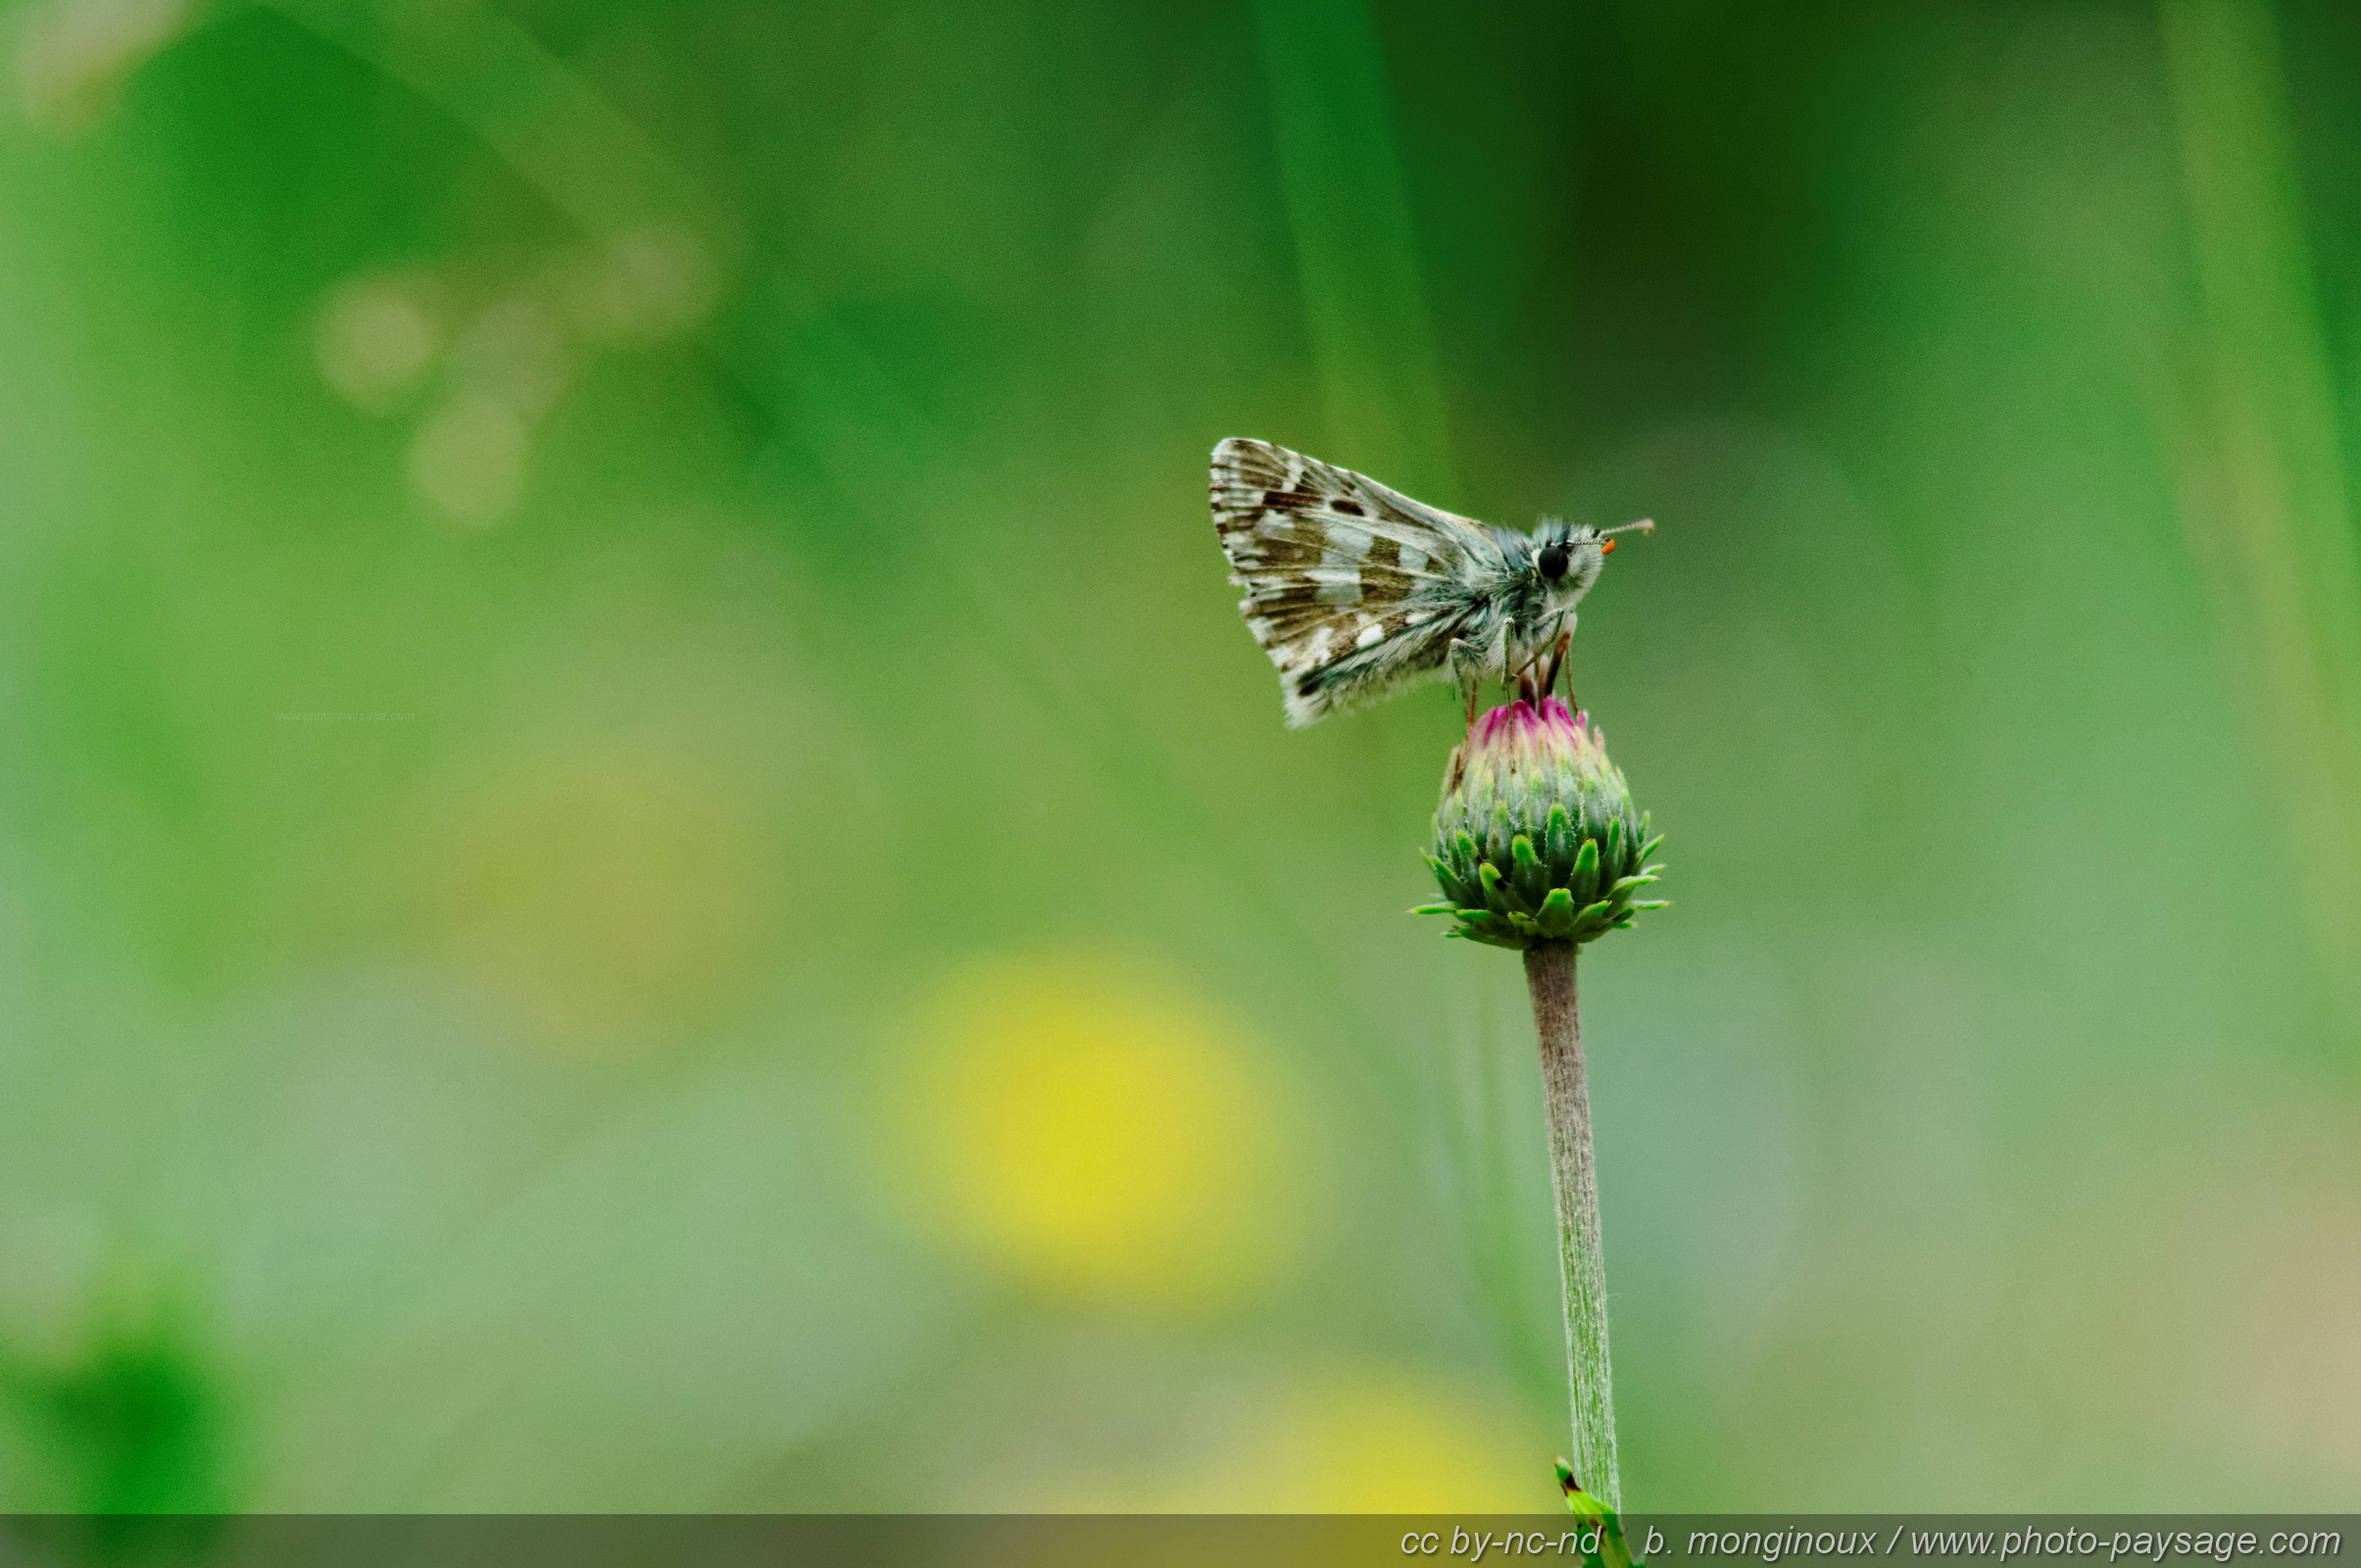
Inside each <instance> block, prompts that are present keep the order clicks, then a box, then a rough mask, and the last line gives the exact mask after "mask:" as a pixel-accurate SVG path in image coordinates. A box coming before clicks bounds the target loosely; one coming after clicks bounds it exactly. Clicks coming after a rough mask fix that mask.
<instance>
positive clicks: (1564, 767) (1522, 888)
mask: <svg viewBox="0 0 2361 1568" xmlns="http://www.w3.org/2000/svg"><path fill="white" fill-rule="evenodd" d="M1661 842H1662V837H1661V835H1659V836H1657V837H1654V838H1651V837H1649V836H1648V818H1647V816H1646V815H1644V814H1643V813H1641V812H1640V811H1639V810H1637V809H1634V807H1633V806H1632V794H1631V789H1630V787H1629V786H1628V785H1626V784H1625V783H1624V782H1623V775H1622V773H1620V772H1619V771H1617V770H1616V767H1615V764H1614V763H1612V762H1610V761H1608V760H1607V755H1606V743H1605V742H1604V741H1603V740H1602V739H1601V738H1600V737H1599V732H1598V731H1597V730H1595V729H1593V728H1592V727H1591V726H1590V723H1589V722H1588V720H1587V719H1586V718H1585V717H1584V716H1583V715H1582V714H1579V713H1575V712H1572V711H1569V710H1568V709H1567V707H1566V705H1565V704H1564V703H1562V702H1560V701H1558V700H1557V699H1556V698H1554V697H1546V698H1544V699H1542V702H1541V706H1540V707H1538V708H1536V707H1535V706H1534V705H1533V704H1531V703H1522V702H1519V703H1510V704H1509V705H1508V706H1507V707H1505V708H1496V709H1494V710H1493V711H1491V712H1489V713H1486V714H1485V715H1484V716H1483V717H1482V718H1479V719H1478V720H1476V724H1475V728H1473V729H1472V730H1470V731H1469V732H1468V736H1467V740H1466V741H1465V743H1464V744H1462V745H1461V746H1459V747H1458V748H1457V749H1456V750H1455V751H1453V752H1452V753H1451V774H1450V776H1449V777H1448V778H1447V779H1446V780H1445V782H1444V786H1443V804H1442V806H1441V807H1440V808H1438V809H1437V810H1436V812H1435V850H1434V853H1433V854H1432V855H1429V856H1428V857H1427V863H1428V864H1430V865H1432V866H1433V867H1434V868H1435V880H1436V881H1437V882H1438V883H1440V884H1442V887H1443V897H1444V900H1445V902H1444V903H1441V904H1429V905H1425V906H1422V907H1419V908H1418V909H1415V910H1413V911H1412V912H1413V913H1416V914H1449V915H1453V916H1456V917H1457V919H1458V921H1459V925H1458V929H1456V930H1454V931H1449V932H1446V933H1445V935H1447V936H1454V937H1465V938H1467V939H1468V940H1469V941H1471V942H1489V943H1491V944H1492V945H1493V946H1495V947H1500V948H1530V947H1532V946H1533V945H1534V944H1536V943H1539V942H1574V943H1582V942H1588V941H1590V940H1591V939H1592V938H1593V937H1596V936H1599V935H1601V934H1602V933H1605V932H1608V931H1612V930H1613V929H1615V928H1616V927H1617V926H1624V925H1629V924H1631V922H1632V915H1633V914H1634V913H1635V912H1637V911H1639V910H1641V909H1660V908H1662V907H1664V906H1663V902H1662V901H1661V900H1649V901H1646V902H1635V900H1634V897H1633V896H1634V895H1635V894H1637V893H1638V892H1639V891H1640V890H1641V889H1642V888H1645V887H1647V886H1648V884H1649V883H1651V882H1653V881H1655V879H1656V872H1658V871H1659V870H1661V869H1663V868H1662V867H1661V866H1654V865H1648V864H1645V863H1643V862H1645V861H1646V860H1647V858H1648V856H1649V854H1651V853H1652V852H1653V851H1654V849H1655V847H1656V846H1657V845H1658V844H1659V843H1661Z"/></svg>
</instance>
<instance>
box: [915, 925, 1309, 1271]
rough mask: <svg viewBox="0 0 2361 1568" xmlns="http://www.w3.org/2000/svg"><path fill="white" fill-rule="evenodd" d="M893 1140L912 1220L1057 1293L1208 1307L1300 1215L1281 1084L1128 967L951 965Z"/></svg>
mask: <svg viewBox="0 0 2361 1568" xmlns="http://www.w3.org/2000/svg"><path fill="white" fill-rule="evenodd" d="M912 1032H913V1035H914V1040H913V1042H912V1044H913V1046H914V1050H913V1051H911V1052H910V1054H908V1055H907V1056H906V1057H905V1059H904V1063H903V1067H902V1070H900V1071H899V1072H898V1073H897V1074H896V1075H895V1078H894V1081H893V1083H892V1085H891V1086H890V1088H891V1096H890V1099H891V1107H892V1108H891V1112H890V1114H891V1116H892V1119H893V1120H894V1121H895V1122H896V1123H897V1124H898V1125H897V1127H896V1136H895V1137H893V1138H892V1139H891V1140H889V1143H888V1145H887V1147H888V1148H889V1149H890V1150H891V1151H892V1155H891V1157H893V1158H894V1159H895V1160H896V1161H897V1176H898V1181H899V1185H900V1186H901V1187H902V1189H903V1191H904V1195H905V1196H906V1197H907V1198H908V1199H909V1200H910V1205H911V1208H912V1210H913V1212H915V1213H917V1214H918V1215H920V1216H921V1217H922V1220H923V1222H924V1223H925V1224H926V1225H927V1226H928V1227H929V1228H931V1229H933V1230H934V1231H936V1232H937V1233H938V1234H939V1235H941V1236H943V1237H944V1238H945V1239H946V1240H947V1241H949V1242H951V1243H953V1244H954V1245H956V1246H959V1247H961V1248H964V1249H966V1250H969V1251H971V1252H973V1253H975V1254H978V1255H980V1256H983V1257H985V1258H988V1259H989V1260H991V1261H993V1262H995V1263H997V1264H999V1265H1001V1266H1002V1267H1004V1268H1006V1269H1008V1270H1009V1271H1010V1272H1012V1273H1014V1274H1016V1275H1018V1276H1019V1277H1021V1278H1022V1279H1024V1280H1025V1281H1026V1282H1028V1283H1029V1284H1031V1285H1033V1286H1035V1287H1037V1288H1039V1289H1042V1290H1045V1291H1048V1292H1051V1293H1053V1294H1058V1295H1070V1296H1079V1297H1089V1298H1102V1299H1131V1300H1138V1301H1157V1302H1165V1303H1178V1304H1203V1303H1207V1302H1213V1301H1219V1300H1224V1299H1232V1298H1234V1297H1236V1296H1238V1295H1240V1294H1242V1293H1244V1292H1246V1291H1249V1290H1251V1289H1253V1288H1254V1286H1255V1285H1257V1284H1258V1283H1260V1282H1261V1281H1262V1280H1264V1279H1265V1278H1267V1277H1268V1276H1269V1274H1270V1273H1271V1271H1272V1269H1273V1267H1274V1265H1275V1264H1276V1262H1277V1260H1278V1258H1279V1256H1280V1254H1281V1251H1282V1250H1283V1248H1284V1247H1285V1246H1286V1245H1287V1244H1288V1243H1290V1242H1292V1241H1293V1240H1294V1238H1295V1236H1296V1235H1297V1233H1298V1231H1299V1229H1300V1222H1301V1219H1302V1217H1303V1197H1304V1195H1303V1190H1302V1185H1301V1184H1302V1182H1303V1169H1302V1166H1303V1163H1304V1162H1303V1158H1302V1143H1301V1135H1302V1131H1303V1129H1302V1128H1301V1127H1300V1126H1299V1125H1298V1118H1297V1117H1296V1116H1295V1115H1294V1113H1293V1110H1292V1107H1291V1105H1290V1103H1289V1102H1288V1099H1287V1095H1286V1092H1285V1088H1284V1085H1283V1084H1282V1083H1281V1081H1280V1080H1279V1078H1278V1076H1277V1075H1276V1073H1275V1072H1274V1071H1273V1070H1272V1068H1271V1067H1270V1066H1269V1064H1268V1063H1267V1062H1266V1061H1265V1060H1264V1059H1263V1058H1262V1057H1260V1056H1259V1055H1257V1054H1255V1053H1254V1051H1253V1050H1252V1049H1250V1048H1249V1046H1248V1045H1247V1044H1246V1043H1245V1042H1244V1041H1243V1040H1242V1038H1241V1037H1240V1034H1239V1032H1238V1030H1237V1028H1236V1027H1235V1025H1234V1024H1233V1023H1232V1022H1231V1021H1230V1020H1229V1019H1227V1018H1225V1017H1223V1016H1222V1015H1220V1014H1219V1013H1218V1012H1217V1011H1215V1010H1214V1009H1213V1008H1211V1007H1209V1006H1207V1005H1205V1004H1204V1003H1203V1002H1201V1001H1200V1000H1198V999H1197V998H1195V997H1193V996H1190V995H1188V994H1187V993H1186V992H1184V991H1183V990H1181V989H1180V988H1179V987H1177V986H1175V985H1173V984H1171V983H1170V982H1168V981H1165V980H1162V979H1160V978H1157V977H1155V976H1152V975H1150V974H1147V973H1145V972H1144V971H1142V970H1141V969H1140V968H1139V967H1137V966H1136V965H1133V964H1130V963H1127V962H1124V961H1122V960H1119V959H1115V958H1112V957H1108V956H1100V955H1088V954H1065V955H1054V956H1022V957H1008V958H1001V959H997V960H993V961H990V962H986V963H981V964H977V965H975V966H972V967H969V968H966V969H962V970H960V971H959V972H958V973H956V974H954V975H952V976H950V977H949V978H947V979H946V980H944V981H943V982H942V983H941V984H940V985H938V986H937V987H936V988H935V989H934V991H933V993H932V995H931V996H930V997H929V998H928V999H927V1000H926V1001H925V1003H924V1004H923V1005H921V1007H920V1008H919V1009H918V1014H917V1017H916V1021H915V1025H914V1029H913V1031H912Z"/></svg>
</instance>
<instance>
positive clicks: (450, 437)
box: [410, 392, 532, 526]
mask: <svg viewBox="0 0 2361 1568" xmlns="http://www.w3.org/2000/svg"><path fill="white" fill-rule="evenodd" d="M531 455H532V431H531V428H530V427H529V426H528V425H527V424H526V423H525V420H524V417H523V416H522V415H520V414H518V413H517V412H516V408H515V407H514V406H513V405H511V404H510V403H509V402H508V401H507V400H506V399H504V398H498V397H494V396H491V395H490V394H488V393H483V392H462V393H459V394H458V395H456V396H454V397H452V398H449V399H447V400H445V402H444V403H443V404H442V405H441V406H440V407H439V408H437V409H436V410H435V411H434V412H433V413H432V414H430V415H428V416H427V417H426V420H425V422H424V423H422V424H420V425H419V426H418V435H417V436H416V437H415V438H414V439H413V440H412V442H411V446H410V483H411V486H412V488H413V489H415V490H417V491H418V494H419V495H420V496H422V497H424V498H425V499H426V501H427V502H428V503H429V504H431V505H432V506H433V507H434V508H435V510H436V511H438V512H440V513H442V514H443V515H445V516H447V517H450V518H451V519H452V520H454V521H456V522H465V523H469V524H473V525H476V526H483V525H487V524H490V523H494V522H498V521H500V520H501V519H502V518H504V517H506V516H507V515H509V514H510V513H511V512H513V511H515V510H516V502H517V500H518V498H519V497H520V496H521V495H522V494H523V491H524V466H525V462H526V460H527V459H528V458H529V457H530V456H531Z"/></svg>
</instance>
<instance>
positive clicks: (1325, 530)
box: [1212, 437, 1500, 728]
mask: <svg viewBox="0 0 2361 1568" xmlns="http://www.w3.org/2000/svg"><path fill="white" fill-rule="evenodd" d="M1212 499H1213V527H1214V530H1215V531H1216V532H1217V533H1218V534H1219V535H1220V538H1221V548H1222V550H1223V552H1224V553H1225V554H1227V555H1228V557H1229V558H1230V567H1231V571H1230V580H1231V581H1232V582H1234V583H1236V584H1238V585H1239V586H1240V587H1241V588H1244V589H1245V590H1246V598H1245V599H1244V600H1243V601H1241V602H1240V604H1239V606H1238V609H1239V613H1241V614H1243V615H1244V616H1245V617H1246V623H1247V626H1248V628H1249V629H1250V630H1251V631H1253V632H1254V640H1255V641H1256V642H1259V643H1260V644H1261V645H1262V649H1263V652H1265V653H1267V654H1269V655H1270V657H1271V662H1273V663H1274V664H1276V665H1278V666H1279V678H1280V685H1281V689H1282V693H1283V695H1284V698H1285V701H1286V705H1287V722H1288V724H1289V726H1290V727H1291V728H1300V727H1302V726H1303V725H1305V724H1308V723H1311V722H1312V721H1313V720H1315V719H1318V718H1321V717H1323V716H1325V715H1326V714H1328V713H1331V712H1334V711H1339V710H1340V709H1344V708H1350V707H1354V706H1357V705H1359V704H1360V703H1363V702H1367V701H1370V700H1372V699H1374V698H1376V697H1379V696H1382V695H1384V694H1385V693H1386V692H1387V691H1390V690H1392V689H1393V688H1395V687H1396V686H1399V685H1401V684H1402V683H1403V682H1404V681H1408V680H1413V679H1416V678H1419V677H1420V676H1423V675H1427V674H1431V673H1433V672H1435V671H1436V670H1439V669H1440V668H1441V667H1442V666H1443V662H1444V660H1445V657H1446V655H1447V653H1448V651H1449V648H1450V644H1451V638H1452V637H1453V636H1454V635H1455V634H1456V632H1457V631H1458V630H1459V629H1460V628H1461V627H1462V625H1463V624H1464V623H1465V621H1466V620H1467V618H1468V613H1469V612H1470V611H1471V609H1472V608H1473V606H1472V604H1471V598H1470V588H1469V582H1470V580H1471V577H1472V576H1474V575H1476V574H1477V573H1476V571H1475V570H1474V569H1472V568H1479V567H1484V566H1489V565H1490V564H1492V558H1493V557H1496V556H1498V555H1499V553H1500V547H1499V546H1498V545H1496V544H1495V543H1494V542H1493V540H1492V538H1491V536H1490V535H1489V534H1488V533H1487V531H1486V530H1485V528H1484V527H1483V525H1482V524H1480V523H1477V522H1473V521H1470V520H1469V519H1468V518H1465V517H1460V516H1454V515H1452V514H1451V513H1448V512H1442V511H1439V510H1437V509H1436V508H1433V507H1430V506H1427V505H1425V504H1424V503H1422V502H1417V501H1412V500H1411V499H1410V498H1409V497H1407V496H1404V495H1402V494H1399V493H1397V492H1395V491H1392V490H1389V489H1387V488H1386V487H1385V486H1384V485H1382V484H1379V483H1378V482H1377V481H1375V480H1374V479H1369V478H1365V477H1363V476H1362V475H1360V474H1357V473H1354V472H1353V471H1352V470H1351V469H1349V468H1339V467H1335V466H1331V465H1329V464H1325V463H1321V462H1319V461H1317V460H1316V459H1312V458H1307V457H1305V456H1303V454H1302V453H1300V452H1290V451H1288V450H1287V449H1286V448H1285V447H1279V446H1273V445H1271V444H1270V443H1269V442H1267V441H1248V440H1242V439H1240V438H1237V437H1232V438H1231V439H1229V440H1227V441H1224V442H1222V443H1221V444H1220V445H1219V446H1217V447H1215V448H1214V449H1213V474H1212Z"/></svg>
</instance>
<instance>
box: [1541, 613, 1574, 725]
mask: <svg viewBox="0 0 2361 1568" xmlns="http://www.w3.org/2000/svg"><path fill="white" fill-rule="evenodd" d="M1573 646H1574V634H1573V633H1572V632H1571V631H1561V632H1559V633H1558V634H1557V647H1556V648H1555V649H1554V650H1553V651H1552V652H1551V653H1550V655H1549V673H1548V674H1546V675H1545V676H1543V678H1542V695H1543V696H1544V697H1547V696H1549V694H1550V693H1551V692H1554V691H1556V690H1557V672H1558V671H1559V670H1560V669H1562V668H1564V666H1565V662H1566V653H1567V651H1568V650H1569V649H1571V648H1572V647H1573ZM1566 704H1567V706H1568V707H1579V706H1580V705H1579V704H1577V703H1576V702H1575V701H1574V672H1573V671H1572V670H1570V669H1569V670H1566Z"/></svg>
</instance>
